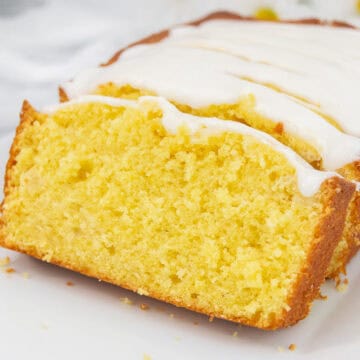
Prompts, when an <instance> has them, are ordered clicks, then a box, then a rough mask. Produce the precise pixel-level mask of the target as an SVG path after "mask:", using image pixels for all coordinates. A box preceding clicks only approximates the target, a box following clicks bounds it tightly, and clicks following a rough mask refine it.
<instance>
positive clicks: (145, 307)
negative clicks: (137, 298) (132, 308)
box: [140, 304, 150, 311]
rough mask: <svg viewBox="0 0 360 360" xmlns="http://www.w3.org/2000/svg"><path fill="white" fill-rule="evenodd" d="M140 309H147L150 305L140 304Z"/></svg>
mask: <svg viewBox="0 0 360 360" xmlns="http://www.w3.org/2000/svg"><path fill="white" fill-rule="evenodd" d="M140 309H141V310H144V311H146V310H149V309H150V307H149V305H148V304H140Z"/></svg>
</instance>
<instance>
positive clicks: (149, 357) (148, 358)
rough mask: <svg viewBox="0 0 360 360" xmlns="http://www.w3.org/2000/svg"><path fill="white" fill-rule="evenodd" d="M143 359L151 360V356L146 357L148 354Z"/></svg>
mask: <svg viewBox="0 0 360 360" xmlns="http://www.w3.org/2000/svg"><path fill="white" fill-rule="evenodd" d="M143 359H144V360H151V356H150V355H148V354H144V356H143Z"/></svg>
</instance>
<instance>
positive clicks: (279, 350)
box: [277, 346, 285, 353]
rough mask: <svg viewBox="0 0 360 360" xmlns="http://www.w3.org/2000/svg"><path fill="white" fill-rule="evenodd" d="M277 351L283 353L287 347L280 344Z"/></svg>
mask: <svg viewBox="0 0 360 360" xmlns="http://www.w3.org/2000/svg"><path fill="white" fill-rule="evenodd" d="M277 351H278V352H281V353H282V352H284V351H285V349H284V348H283V347H282V346H278V347H277Z"/></svg>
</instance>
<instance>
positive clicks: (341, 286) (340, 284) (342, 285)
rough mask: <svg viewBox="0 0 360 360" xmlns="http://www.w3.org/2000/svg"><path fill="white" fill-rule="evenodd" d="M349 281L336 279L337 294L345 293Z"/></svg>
mask: <svg viewBox="0 0 360 360" xmlns="http://www.w3.org/2000/svg"><path fill="white" fill-rule="evenodd" d="M348 285H349V280H348V278H345V279H344V280H341V279H340V277H338V278H337V279H336V284H335V286H336V290H337V291H339V292H345V291H346V290H347V288H348Z"/></svg>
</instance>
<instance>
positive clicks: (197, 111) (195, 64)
mask: <svg viewBox="0 0 360 360" xmlns="http://www.w3.org/2000/svg"><path fill="white" fill-rule="evenodd" d="M319 24H321V23H320V22H317V21H316V20H312V21H302V22H301V21H300V22H296V23H289V22H288V23H286V22H276V23H272V22H262V21H254V20H251V19H247V18H242V17H241V16H238V15H236V14H230V13H215V14H211V15H210V16H208V17H206V18H204V19H201V20H199V21H195V22H193V23H190V24H188V25H183V26H177V27H174V28H173V29H171V30H168V31H163V32H161V33H159V34H155V35H153V36H150V37H148V38H146V39H144V40H141V41H139V42H137V43H134V44H132V45H130V46H129V47H127V48H126V49H123V50H121V51H119V52H118V53H116V54H115V55H114V56H113V57H112V59H111V60H110V61H109V62H108V63H107V64H106V66H103V67H100V68H94V69H89V70H84V71H83V72H81V73H80V74H79V75H78V76H76V77H75V78H74V79H73V81H70V82H68V83H66V84H64V86H63V87H62V89H61V93H60V94H61V98H62V99H63V100H66V99H69V98H77V97H78V96H81V95H83V94H88V93H96V94H101V95H106V96H113V97H120V98H128V99H136V98H137V97H139V96H142V95H160V96H163V97H166V98H167V99H169V100H170V101H171V102H172V103H173V104H175V105H176V106H177V107H178V108H179V109H180V110H181V111H183V112H186V113H190V114H193V115H197V116H205V117H209V116H215V117H219V118H222V119H225V120H235V121H240V122H242V123H246V124H247V125H249V126H252V127H254V128H256V129H258V130H262V131H265V132H267V133H268V134H270V135H272V136H273V137H275V138H276V139H278V140H279V141H280V142H282V143H283V144H285V145H287V146H290V147H291V148H292V149H293V150H295V151H296V152H297V153H298V154H299V155H301V156H302V157H303V158H304V159H305V160H306V161H308V162H309V163H310V164H311V165H312V166H314V167H315V168H316V169H319V170H331V171H337V172H338V173H339V174H342V175H343V176H345V177H346V178H347V179H348V180H352V181H356V182H360V138H359V137H360V121H359V117H360V108H359V106H358V99H357V97H356V94H358V93H360V72H359V65H360V63H359V56H360V52H359V48H360V32H359V31H358V30H357V29H353V28H351V26H346V24H342V23H341V24H340V23H336V22H335V23H326V22H324V23H322V25H323V26H320V25H319ZM356 44H358V45H359V46H356ZM339 49H341V51H339ZM169 79H171V81H169ZM359 247H360V192H356V194H355V195H354V198H353V200H352V203H351V205H350V207H349V209H348V214H347V220H346V227H345V230H344V234H343V236H342V240H341V242H340V244H339V245H338V247H337V250H336V252H335V254H334V256H333V259H332V262H331V265H330V266H329V269H328V271H327V277H333V278H335V277H337V276H338V275H339V273H341V272H345V265H346V264H347V262H348V261H349V260H350V259H351V257H352V256H353V255H354V254H355V253H356V252H357V250H358V249H359Z"/></svg>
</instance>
